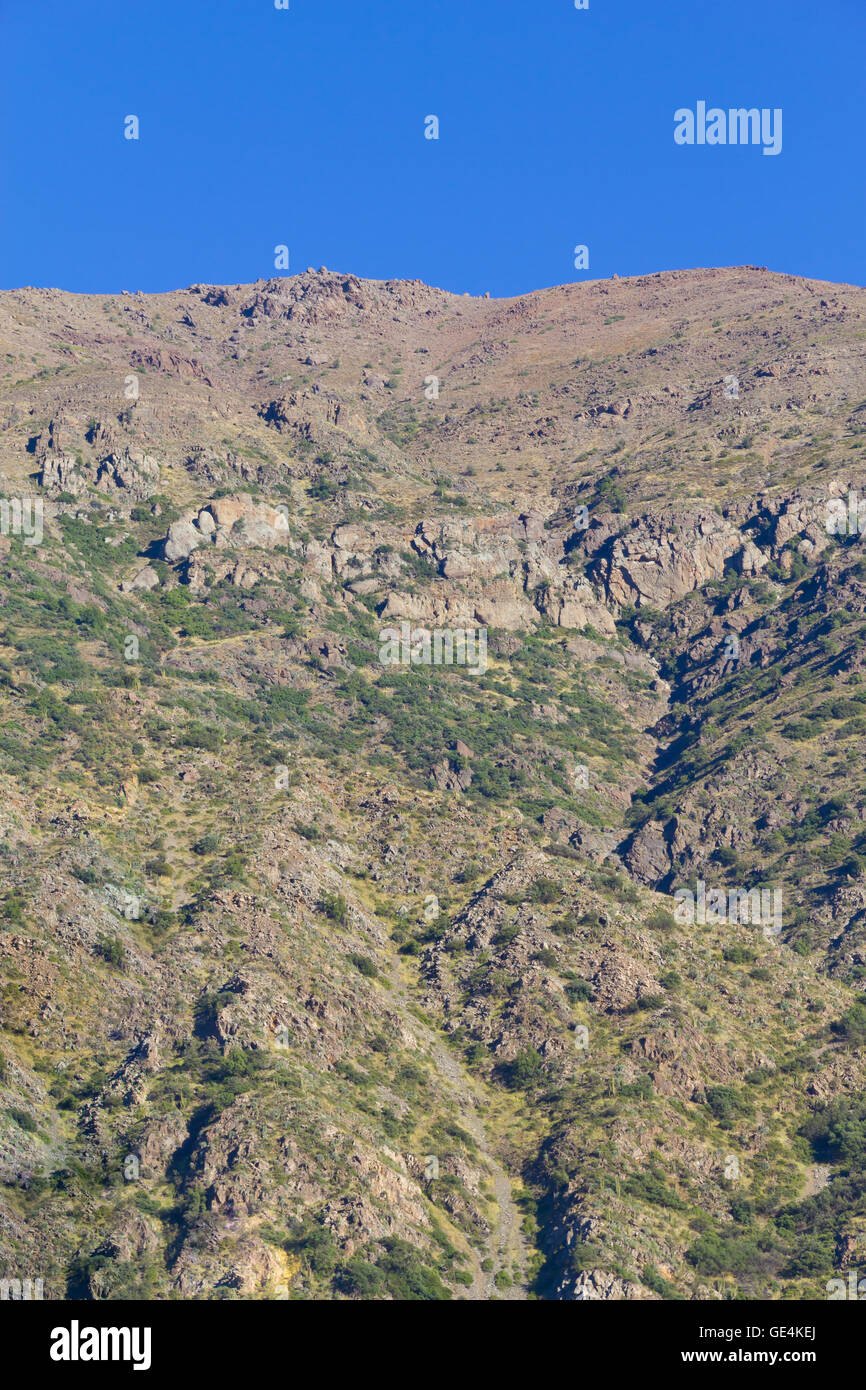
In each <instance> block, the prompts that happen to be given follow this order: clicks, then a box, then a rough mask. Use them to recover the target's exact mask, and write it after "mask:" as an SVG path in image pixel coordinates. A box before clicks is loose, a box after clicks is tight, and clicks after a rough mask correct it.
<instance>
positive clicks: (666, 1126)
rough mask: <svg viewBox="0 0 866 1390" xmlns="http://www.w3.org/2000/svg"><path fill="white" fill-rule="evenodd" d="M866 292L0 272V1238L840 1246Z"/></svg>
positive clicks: (30, 1258) (851, 939)
mask: <svg viewBox="0 0 866 1390" xmlns="http://www.w3.org/2000/svg"><path fill="white" fill-rule="evenodd" d="M864 329H866V296H864V292H863V291H862V290H860V289H857V288H855V287H851V286H840V285H829V284H824V283H820V282H814V281H804V280H800V279H797V278H795V277H792V276H786V275H777V274H773V273H770V272H768V271H766V270H761V269H758V268H756V267H740V268H732V269H719V270H701V271H682V272H676V273H672V274H663V275H651V276H644V277H640V278H636V279H628V280H620V279H617V278H613V279H612V280H609V281H604V282H595V283H588V284H582V285H571V286H562V287H557V288H553V289H549V290H542V291H539V292H537V293H534V294H531V295H526V296H523V297H521V298H519V299H515V300H507V301H497V300H491V299H480V300H475V299H470V298H469V297H468V296H463V297H460V296H454V295H449V294H446V293H444V292H442V291H439V290H436V289H432V288H430V287H428V286H425V285H423V284H421V283H419V282H411V283H408V282H397V281H393V282H384V283H381V282H370V281H362V280H359V279H358V278H356V277H354V276H352V275H342V274H335V273H333V272H329V271H327V270H324V269H322V270H320V271H317V272H316V271H312V270H311V271H308V272H307V273H306V274H304V275H300V276H295V277H286V278H282V279H275V280H273V281H267V282H259V283H257V284H255V285H251V286H250V285H248V286H244V285H235V286H224V287H220V286H207V285H197V286H193V287H191V288H190V289H187V290H181V291H178V292H176V293H171V294H164V295H148V296H144V295H139V294H124V295H122V296H78V295H70V294H65V293H63V292H61V291H59V290H36V289H23V290H20V291H15V292H9V293H4V294H2V295H0V351H2V354H3V370H2V375H0V497H5V498H6V499H9V501H10V506H9V508H8V517H7V516H6V514H5V513H3V514H2V525H0V786H2V796H0V854H2V866H3V883H2V885H0V977H2V994H0V1029H2V1031H0V1275H3V1274H5V1275H6V1276H7V1277H10V1278H14V1277H19V1278H25V1277H34V1278H43V1279H44V1281H45V1287H46V1296H48V1297H51V1298H64V1297H72V1298H77V1299H82V1298H83V1299H89V1298H115V1299H126V1298H138V1297H145V1298H201V1299H211V1298H247V1299H272V1298H300V1299H304V1298H336V1299H359V1298H360V1299H371V1298H376V1299H388V1298H393V1299H403V1298H412V1299H445V1298H466V1299H476V1300H477V1299H481V1300H484V1299H492V1298H497V1299H525V1298H532V1297H536V1298H544V1299H566V1300H583V1299H634V1298H640V1299H673V1298H694V1299H717V1298H728V1297H737V1296H756V1297H760V1298H789V1297H795V1298H796V1297H806V1298H810V1297H811V1298H816V1297H823V1296H825V1294H824V1290H825V1285H826V1281H827V1280H828V1279H829V1278H831V1277H834V1276H835V1275H837V1274H838V1271H839V1270H840V1269H844V1268H846V1267H852V1268H853V1267H856V1266H857V1265H858V1261H860V1260H862V1259H863V1257H864V1242H866V1205H864V1202H866V1169H864V1167H863V1158H862V1154H863V1152H864V1145H863V1139H864V1138H866V1107H864V1104H863V1101H862V1099H861V1095H862V1090H863V1064H862V1046H863V1044H864V1042H866V1004H864V1001H863V988H864V979H866V875H864V869H866V788H864V779H863V777H862V774H861V765H860V758H859V738H860V736H861V735H862V733H863V732H864V730H866V681H864V675H863V672H864V663H866V656H864V653H866V644H864V638H866V561H864V559H863V557H862V550H861V546H862V540H861V536H860V534H859V533H858V532H857V530H856V528H854V530H853V532H852V533H849V532H848V531H847V528H846V529H845V530H844V531H842V530H840V528H839V527H837V528H836V529H835V531H834V529H833V528H832V527H830V528H828V524H827V523H828V516H829V515H831V514H832V515H836V516H838V515H844V516H845V517H847V516H848V508H849V499H850V498H851V497H852V496H854V497H855V499H856V498H857V497H859V496H861V495H863V493H864V488H866V466H864V460H863V457H862V453H861V451H862V449H863V447H864V445H866V415H864V411H866V372H864V354H866V347H864ZM834 499H837V500H838V506H837V510H836V512H833V511H832V507H833V505H835V504H834ZM19 502H20V503H21V504H22V505H21V506H20V507H19ZM13 503H14V505H13ZM31 504H32V505H33V506H35V507H36V510H35V511H34V510H31ZM854 505H855V510H854V512H852V513H851V515H852V516H855V517H856V501H855V504H854ZM828 506H829V507H830V512H828ZM16 508H17V509H18V510H16ZM839 508H841V512H840V511H839ZM403 624H408V625H409V630H410V631H412V630H413V629H417V628H419V627H424V628H427V629H434V628H438V629H448V630H449V631H450V630H454V629H460V630H464V629H465V630H472V631H475V630H477V629H484V631H485V634H486V649H485V657H484V661H483V663H482V664H481V665H478V664H477V663H476V665H475V667H474V669H473V667H472V664H471V663H470V666H468V667H467V666H459V665H447V664H446V665H442V666H430V665H424V664H415V665H413V664H408V665H397V666H391V665H388V664H383V662H382V660H381V650H382V641H383V637H382V634H383V633H384V632H386V631H388V630H395V631H396V632H398V633H399V632H400V631H401V629H402V625H403ZM699 882H700V883H703V884H705V885H706V887H707V888H708V889H710V888H712V889H714V890H716V891H718V892H721V891H724V893H725V894H729V893H742V894H746V893H748V892H751V891H753V890H758V891H759V890H760V889H761V888H763V889H764V891H765V892H767V893H770V894H772V893H774V892H779V893H780V894H781V897H780V902H781V904H782V909H781V916H780V920H779V923H778V929H776V928H775V927H774V928H773V929H766V928H765V927H762V925H760V924H756V923H755V922H753V921H747V920H735V919H733V918H732V917H731V916H730V914H727V915H725V916H724V917H723V916H721V915H720V914H718V913H717V914H715V916H716V920H712V914H711V919H710V920H709V921H688V920H683V916H682V913H681V912H680V911H679V908H680V901H681V898H682V896H683V894H684V893H685V892H686V891H688V892H691V893H694V894H697V892H698V884H699ZM678 894H679V895H680V896H679V897H678V896H677V895H678Z"/></svg>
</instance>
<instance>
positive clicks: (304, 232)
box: [0, 0, 866, 296]
mask: <svg viewBox="0 0 866 1390" xmlns="http://www.w3.org/2000/svg"><path fill="white" fill-rule="evenodd" d="M0 54H2V57H0V198H2V201H0V209H2V211H0V287H2V288H10V287H13V286H19V285H26V284H27V285H52V286H59V287H60V288H63V289H67V290H77V291H112V292H116V291H118V290H120V289H133V290H134V289H143V290H145V291H154V290H164V289H173V288H177V287H179V286H182V285H187V284H191V283H195V282H196V281H207V282H217V283H230V282H236V281H250V280H255V279H259V278H264V277H268V276H271V275H273V274H275V273H276V272H275V270H274V247H275V246H276V245H278V244H283V243H284V244H286V245H287V246H288V247H289V253H290V257H291V261H290V268H291V272H292V273H294V272H296V271H299V270H303V269H305V268H306V266H307V265H313V266H316V267H318V266H320V265H327V266H328V267H329V268H331V269H335V270H344V271H352V272H355V273H356V274H358V275H362V276H372V277H375V278H381V279H386V278H389V277H392V276H393V277H407V278H419V279H422V280H425V281H427V282H428V283H431V284H434V285H439V286H442V287H444V288H446V289H449V290H456V291H460V292H462V291H465V290H468V291H470V292H471V293H473V294H482V293H484V291H485V290H489V291H490V292H491V294H493V295H494V296H499V295H510V294H517V293H520V292H523V291H526V290H530V289H535V288H538V287H540V286H543V285H551V284H561V283H563V282H564V281H569V280H578V279H586V278H596V277H599V276H605V275H609V274H611V273H612V272H613V271H616V272H618V273H619V274H620V275H634V274H641V273H644V272H647V271H655V270H668V269H674V268H679V267H684V266H696V265H736V264H744V263H745V264H755V265H767V266H769V267H770V268H771V269H775V270H782V271H789V272H793V273H795V274H799V275H809V276H817V277H821V278H823V279H828V280H840V281H849V282H853V283H857V284H862V283H863V265H864V254H863V252H864V241H866V231H864V228H866V198H864V168H866V157H864V155H866V149H864V132H866V121H864V100H866V81H864V68H866V62H864V60H866V0H718V2H716V3H714V2H713V0H681V3H673V0H590V8H589V9H588V10H586V11H578V10H575V8H574V0H290V9H289V10H288V11H282V10H276V9H275V8H274V4H273V0H140V2H139V3H130V2H129V0H77V3H68V0H0ZM698 100H706V101H707V102H708V104H709V105H710V106H713V105H717V106H720V107H722V108H728V107H732V106H733V107H740V106H745V107H752V106H756V107H759V108H763V107H769V108H775V107H781V108H782V110H783V113H784V116H783V148H782V153H781V154H780V155H779V156H777V157H772V156H765V155H763V153H762V151H761V149H760V148H759V147H758V148H754V147H746V148H742V147H739V146H733V147H731V146H728V147H715V148H714V147H709V146H704V147H702V148H701V147H697V146H695V147H678V146H677V145H675V143H674V140H673V129H674V119H673V114H674V111H675V110H676V109H677V108H679V107H685V106H689V107H692V108H694V107H695V105H696V103H697V101H698ZM434 114H435V115H437V116H438V117H439V120H440V138H439V140H438V141H433V140H426V139H425V138H424V118H425V117H426V116H428V115H434ZM127 115H137V116H138V117H139V120H140V123H141V125H140V139H139V140H138V141H131V140H125V139H124V137H123V122H124V117H125V116H127ZM578 243H580V244H586V245H588V247H589V252H590V265H589V270H588V271H581V272H579V271H576V270H575V268H574V264H573V261H574V255H573V248H574V246H575V245H576V244H578Z"/></svg>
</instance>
